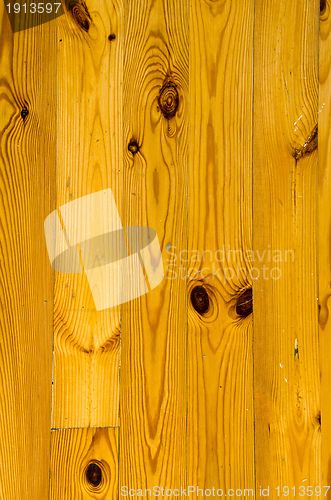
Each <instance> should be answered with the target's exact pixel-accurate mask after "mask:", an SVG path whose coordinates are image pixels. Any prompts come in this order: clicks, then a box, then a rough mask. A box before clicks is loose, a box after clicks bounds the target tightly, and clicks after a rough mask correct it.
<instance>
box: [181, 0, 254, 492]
mask: <svg viewBox="0 0 331 500" xmlns="http://www.w3.org/2000/svg"><path fill="white" fill-rule="evenodd" d="M253 22H254V2H253V1H252V0H244V1H241V2H222V1H219V2H214V3H210V2H205V1H203V2H201V1H199V0H194V1H193V2H192V10H191V23H190V131H191V132H190V138H189V144H190V161H189V165H190V182H189V219H188V222H189V223H188V227H189V245H188V252H187V254H183V253H182V257H183V258H182V259H181V258H180V252H177V262H179V264H180V267H181V266H183V265H185V262H186V260H188V262H189V269H188V276H189V292H190V293H191V299H192V300H191V303H190V304H189V328H188V349H189V351H188V372H189V396H188V401H189V404H188V438H189V443H188V457H189V462H188V478H189V479H188V484H189V485H196V484H197V485H199V486H200V487H205V488H212V487H217V488H223V489H224V490H225V489H226V488H252V487H254V449H253V446H254V429H253V371H252V367H253V359H252V316H251V315H248V316H247V317H240V316H239V315H238V314H237V313H236V303H237V300H238V298H239V297H240V295H241V294H242V292H243V291H244V290H245V289H249V288H250V287H251V286H252V281H251V276H250V274H251V273H250V268H251V262H250V250H251V247H252V136H253V133H252V105H253V68H252V63H253ZM208 301H209V304H208ZM204 302H207V304H205V307H204ZM248 312H249V311H248Z"/></svg>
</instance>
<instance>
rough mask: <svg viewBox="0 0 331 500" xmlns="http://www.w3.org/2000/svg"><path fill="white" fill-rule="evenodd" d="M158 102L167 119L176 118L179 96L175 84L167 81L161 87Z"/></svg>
mask: <svg viewBox="0 0 331 500" xmlns="http://www.w3.org/2000/svg"><path fill="white" fill-rule="evenodd" d="M158 102H159V106H160V110H161V113H162V114H163V116H164V117H165V118H167V119H168V120H169V119H170V118H173V117H174V116H175V114H176V113H177V109H178V105H179V94H178V90H177V86H176V84H175V83H174V82H171V81H167V82H166V83H165V84H164V85H163V86H162V87H161V89H160V94H159V97H158Z"/></svg>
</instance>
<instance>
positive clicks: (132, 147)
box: [128, 139, 140, 155]
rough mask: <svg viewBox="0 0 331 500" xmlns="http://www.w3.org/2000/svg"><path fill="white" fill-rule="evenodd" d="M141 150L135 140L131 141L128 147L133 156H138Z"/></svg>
mask: <svg viewBox="0 0 331 500" xmlns="http://www.w3.org/2000/svg"><path fill="white" fill-rule="evenodd" d="M139 149H140V146H139V144H138V143H137V141H136V140H135V139H131V141H130V142H129V145H128V150H129V151H130V153H131V154H133V155H136V154H137V153H138V151H139Z"/></svg>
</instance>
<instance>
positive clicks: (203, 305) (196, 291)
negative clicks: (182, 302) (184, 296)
mask: <svg viewBox="0 0 331 500" xmlns="http://www.w3.org/2000/svg"><path fill="white" fill-rule="evenodd" d="M191 303H192V305H193V307H194V309H195V310H196V311H197V312H198V313H199V314H206V312H207V311H208V310H209V296H208V293H207V290H206V289H205V287H203V286H201V285H199V286H195V287H194V288H193V290H192V291H191Z"/></svg>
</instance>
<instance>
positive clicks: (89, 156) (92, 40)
mask: <svg viewBox="0 0 331 500" xmlns="http://www.w3.org/2000/svg"><path fill="white" fill-rule="evenodd" d="M70 5H71V10H69V11H68V12H67V15H66V16H65V17H62V18H61V19H60V20H59V31H58V41H57V42H58V56H57V84H58V99H57V108H58V119H57V158H58V161H57V176H56V191H57V200H56V207H54V208H59V207H61V206H62V205H63V204H65V203H68V202H70V201H73V200H77V199H79V198H80V197H82V196H84V195H88V194H91V193H94V192H96V191H99V190H104V189H107V188H111V189H112V192H113V194H114V196H115V200H116V202H117V203H118V205H120V204H121V187H120V182H121V174H120V172H121V162H122V147H121V143H122V142H121V137H122V111H121V109H122V108H121V105H122V94H121V88H122V87H121V78H122V76H121V74H122V45H123V29H122V24H121V22H122V21H121V19H122V5H121V1H120V0H114V1H111V2H105V1H103V0H95V1H94V0H93V1H90V2H89V1H88V2H86V4H84V3H82V2H73V3H71V4H70ZM109 35H113V36H109ZM114 37H115V38H114ZM92 217H93V216H92V215H90V217H89V218H88V220H86V221H83V220H79V221H78V220H77V221H75V222H77V224H76V225H77V227H78V226H79V227H80V228H81V229H84V228H87V227H89V224H90V225H91V227H92V226H93V225H94V224H97V223H98V220H97V219H99V217H98V216H95V214H94V217H96V219H95V220H91V218H92ZM119 331H120V309H119V307H117V308H114V309H111V310H102V311H97V310H96V308H95V305H94V302H93V297H92V294H91V290H90V286H89V283H88V281H87V279H86V275H85V273H81V274H63V273H57V275H56V285H55V313H54V386H53V387H54V391H53V418H52V427H53V428H71V427H87V426H92V427H104V426H115V425H118V413H119V409H118V401H119V352H120V339H119Z"/></svg>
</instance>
